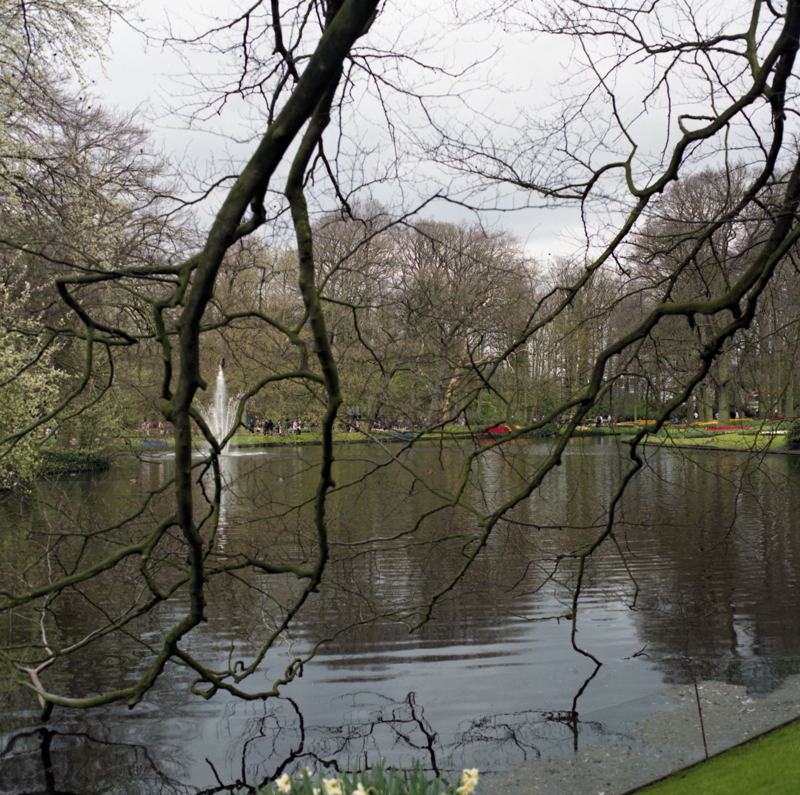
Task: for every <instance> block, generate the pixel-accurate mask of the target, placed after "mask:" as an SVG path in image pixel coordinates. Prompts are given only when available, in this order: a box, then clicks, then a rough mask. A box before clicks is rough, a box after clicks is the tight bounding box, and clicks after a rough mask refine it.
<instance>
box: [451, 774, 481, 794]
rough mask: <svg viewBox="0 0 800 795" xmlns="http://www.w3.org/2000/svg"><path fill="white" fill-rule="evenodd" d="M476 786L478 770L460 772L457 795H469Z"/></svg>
mask: <svg viewBox="0 0 800 795" xmlns="http://www.w3.org/2000/svg"><path fill="white" fill-rule="evenodd" d="M477 786H478V768H477V767H472V768H466V769H465V770H462V771H461V785H460V786H459V787H458V788H457V789H456V792H457V793H458V795H470V793H471V792H472V791H473V790H474V789H475V787H477Z"/></svg>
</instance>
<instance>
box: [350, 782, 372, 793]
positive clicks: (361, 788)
mask: <svg viewBox="0 0 800 795" xmlns="http://www.w3.org/2000/svg"><path fill="white" fill-rule="evenodd" d="M350 795H369V793H368V792H367V791H366V790H365V789H364V785H363V784H362V783H361V782H360V781H359V782H358V785H357V786H356V788H355V789H354V790H353V791H352V792H351V793H350Z"/></svg>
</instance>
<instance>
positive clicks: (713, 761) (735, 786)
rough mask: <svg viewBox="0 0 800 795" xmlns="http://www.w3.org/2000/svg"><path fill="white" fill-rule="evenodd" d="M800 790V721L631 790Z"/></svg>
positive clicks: (730, 793) (661, 793) (728, 794)
mask: <svg viewBox="0 0 800 795" xmlns="http://www.w3.org/2000/svg"><path fill="white" fill-rule="evenodd" d="M798 791H800V723H798V722H797V720H795V721H793V722H791V723H789V724H786V725H783V726H779V727H778V728H776V729H773V730H772V731H769V732H767V733H766V734H762V735H761V736H759V737H756V738H755V739H752V740H748V741H747V742H745V743H742V744H741V745H737V746H735V747H733V748H731V749H729V750H727V751H723V752H722V753H720V754H717V755H716V756H713V757H711V758H710V759H708V760H704V761H702V762H698V763H697V764H696V765H693V766H692V767H688V768H685V769H684V770H679V771H678V772H677V773H673V774H672V775H670V776H667V777H666V778H663V779H660V780H658V781H656V782H653V783H651V784H648V785H647V786H645V787H641V788H638V789H635V790H631V792H637V793H639V792H644V793H654V795H671V794H672V793H681V795H683V794H684V793H689V792H692V793H695V792H696V793H702V794H703V795H723V793H724V795H739V794H741V795H745V793H746V794H747V795H757V793H764V795H767V793H769V795H782V794H783V793H787V794H788V793H795V792H798Z"/></svg>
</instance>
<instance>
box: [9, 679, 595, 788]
mask: <svg viewBox="0 0 800 795" xmlns="http://www.w3.org/2000/svg"><path fill="white" fill-rule="evenodd" d="M340 700H346V701H347V702H348V703H347V704H346V705H344V706H343V709H342V713H343V720H342V723H341V724H340V725H308V724H307V723H306V720H305V718H304V716H303V713H302V711H301V710H300V708H299V706H298V704H297V703H296V702H295V701H294V700H293V699H291V698H279V699H275V700H272V701H269V702H266V703H265V705H264V712H263V714H261V715H259V716H256V717H252V718H250V719H249V720H247V722H246V728H245V730H244V732H243V733H242V734H241V736H239V737H235V738H234V737H232V738H231V740H232V749H231V751H230V752H229V753H228V754H226V759H227V764H228V770H227V771H226V770H220V766H219V763H215V762H214V761H213V760H212V759H209V758H206V759H205V760H204V762H205V766H206V771H207V772H208V773H210V775H211V777H212V778H213V780H214V781H215V782H216V783H214V784H212V785H211V786H207V787H206V788H204V789H201V790H198V789H197V788H196V787H195V786H192V785H191V784H189V783H186V784H184V783H181V782H180V781H178V780H177V779H176V778H175V776H174V775H170V774H167V773H166V772H164V770H163V769H162V768H163V766H164V764H165V761H166V760H161V759H159V758H158V757H157V755H156V751H155V750H148V749H147V748H146V747H145V746H143V745H139V744H135V743H124V742H112V741H108V740H103V739H100V738H98V737H95V736H92V735H91V734H90V733H87V732H84V731H51V730H48V729H38V730H35V731H26V732H21V733H19V734H17V735H15V736H13V737H12V738H11V739H10V740H9V742H8V743H7V745H6V747H5V748H4V749H3V751H2V755H0V763H2V767H4V768H7V769H9V770H10V769H11V767H12V766H13V769H14V778H13V779H6V780H5V782H4V785H5V786H9V785H10V786H12V788H13V787H15V786H17V785H19V786H25V787H26V788H27V789H30V790H32V791H40V792H45V793H55V792H66V791H75V792H81V793H92V792H109V791H113V790H114V789H115V788H119V787H120V786H121V784H123V783H125V782H136V785H137V787H138V788H139V790H140V791H143V792H159V793H184V792H200V793H205V795H211V793H219V792H240V791H243V790H244V791H255V790H256V789H257V788H258V787H260V786H263V785H264V784H265V783H266V782H268V781H270V780H272V779H274V778H276V777H277V776H279V775H281V774H282V773H284V772H288V773H289V774H298V773H300V772H301V771H303V770H304V769H305V768H307V767H309V768H311V769H313V770H330V771H333V770H336V771H343V770H358V769H363V768H366V767H369V766H370V765H374V764H376V763H378V762H379V761H385V762H387V763H388V764H391V765H397V766H399V767H403V768H410V767H412V766H413V765H415V764H418V765H420V766H421V767H422V768H423V769H425V770H427V771H430V772H431V774H433V775H444V776H445V777H454V776H455V775H457V774H458V772H459V771H460V770H461V769H462V768H463V767H474V766H476V765H477V766H478V767H480V768H481V770H482V771H483V772H484V773H491V772H498V771H500V770H503V769H506V768H509V767H511V766H513V765H515V764H519V763H521V762H524V761H526V760H528V759H533V758H540V757H542V756H546V755H549V754H554V753H565V752H568V751H576V750H577V749H578V745H579V739H583V740H584V744H586V743H588V742H593V741H596V740H597V739H599V738H601V737H604V736H607V735H608V734H609V732H608V731H607V730H606V729H605V727H604V726H603V725H602V724H601V723H598V722H595V721H581V720H580V719H579V716H578V714H577V712H575V711H574V710H562V711H544V710H520V711H519V712H506V713H500V714H496V715H487V716H481V717H478V718H475V719H473V720H470V721H465V722H462V723H460V724H459V726H458V729H457V731H456V732H455V733H454V735H453V738H452V740H450V741H449V742H443V741H442V733H440V732H439V731H437V730H436V727H435V726H432V725H431V723H430V721H429V720H428V718H427V717H426V716H425V707H424V706H423V705H421V704H419V703H417V698H416V694H415V693H413V692H410V693H408V694H406V696H405V698H403V699H401V700H396V699H391V698H388V697H386V696H384V695H382V694H380V693H377V692H372V691H358V692H355V693H351V694H348V695H347V696H343V697H341V698H340ZM241 706H242V705H241V704H235V705H234V707H233V709H234V712H235V711H236V709H237V708H240V707H241ZM229 717H231V718H234V717H235V715H234V714H233V713H232V714H231V715H230V716H229ZM230 725H231V726H233V725H234V721H233V720H231V724H230ZM234 748H235V750H234ZM9 791H18V789H11V790H9Z"/></svg>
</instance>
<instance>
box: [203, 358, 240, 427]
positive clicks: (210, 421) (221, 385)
mask: <svg viewBox="0 0 800 795" xmlns="http://www.w3.org/2000/svg"><path fill="white" fill-rule="evenodd" d="M224 366H225V360H224V359H223V360H222V361H221V362H220V365H219V370H217V380H216V382H215V384H214V396H213V399H212V401H211V403H210V404H208V405H203V406H200V413H201V414H202V415H203V419H204V420H205V421H206V424H207V425H208V428H209V430H210V431H211V433H212V434H213V435H214V438H215V439H216V440H217V441H218V442H221V441H222V440H223V439H224V438H225V437H226V436H227V435H228V434H229V433H230V432H231V430H233V427H234V425H235V423H236V408H237V404H238V403H239V396H238V395H235V396H233V397H230V398H229V397H228V385H227V384H226V383H225V370H224Z"/></svg>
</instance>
